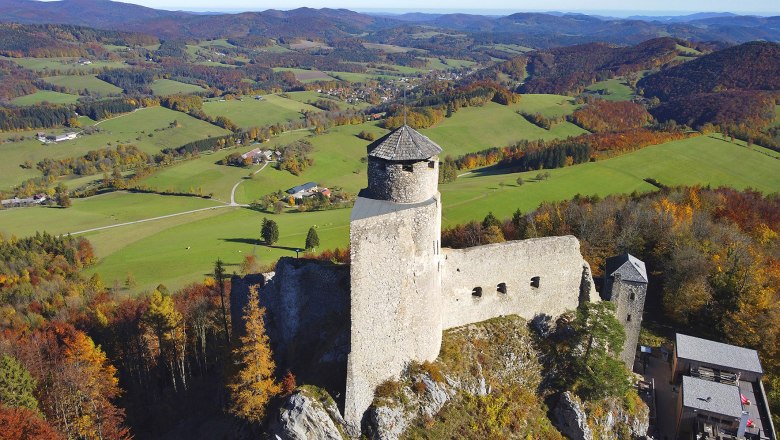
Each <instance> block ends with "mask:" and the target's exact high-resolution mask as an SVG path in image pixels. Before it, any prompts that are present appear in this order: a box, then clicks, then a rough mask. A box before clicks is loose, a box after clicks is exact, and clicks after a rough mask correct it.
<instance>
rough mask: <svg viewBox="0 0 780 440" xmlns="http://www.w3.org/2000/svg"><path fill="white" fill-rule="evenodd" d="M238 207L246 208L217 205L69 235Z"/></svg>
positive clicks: (73, 233)
mask: <svg viewBox="0 0 780 440" xmlns="http://www.w3.org/2000/svg"><path fill="white" fill-rule="evenodd" d="M236 206H245V205H235V206H231V205H217V206H210V207H208V208H200V209H193V210H191V211H184V212H177V213H174V214H168V215H161V216H159V217H152V218H145V219H141V220H135V221H132V222H125V223H117V224H115V225H108V226H101V227H99V228H92V229H85V230H83V231H76V232H69V234H70V235H79V234H86V233H87V232H94V231H102V230H104V229H111V228H118V227H120V226H127V225H134V224H137V223H144V222H151V221H154V220H162V219H164V218H171V217H176V216H179V215H187V214H193V213H196V212H201V211H208V210H210V209H221V208H234V207H236Z"/></svg>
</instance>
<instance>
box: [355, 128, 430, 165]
mask: <svg viewBox="0 0 780 440" xmlns="http://www.w3.org/2000/svg"><path fill="white" fill-rule="evenodd" d="M441 152H442V149H441V147H440V146H438V145H436V143H435V142H433V141H432V140H430V139H428V138H427V137H426V136H423V135H421V134H420V133H419V132H417V130H415V129H413V128H412V127H409V126H408V125H403V126H401V127H399V128H397V129H395V130H394V131H391V132H390V133H388V134H386V135H384V136H382V137H381V138H379V139H377V140H375V141H374V142H372V143H371V144H369V145H368V155H369V156H373V157H378V158H380V159H385V160H393V161H403V160H425V159H428V158H431V157H433V156H436V155H437V154H439V153H441Z"/></svg>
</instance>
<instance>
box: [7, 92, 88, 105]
mask: <svg viewBox="0 0 780 440" xmlns="http://www.w3.org/2000/svg"><path fill="white" fill-rule="evenodd" d="M78 100H79V97H78V96H77V95H71V94H70V93H60V92H52V91H51V90H38V91H37V92H35V93H31V94H29V95H24V96H20V97H18V98H15V99H12V100H11V104H14V105H21V106H26V105H35V104H40V103H42V102H48V103H49V104H73V103H75V102H76V101H78Z"/></svg>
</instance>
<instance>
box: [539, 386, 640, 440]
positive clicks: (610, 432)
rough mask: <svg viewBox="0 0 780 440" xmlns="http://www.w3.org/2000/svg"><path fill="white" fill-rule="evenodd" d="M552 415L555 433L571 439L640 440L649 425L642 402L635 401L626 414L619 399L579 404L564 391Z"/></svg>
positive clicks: (577, 400) (578, 401) (571, 395)
mask: <svg viewBox="0 0 780 440" xmlns="http://www.w3.org/2000/svg"><path fill="white" fill-rule="evenodd" d="M596 409H598V410H597V411H596ZM553 414H554V415H555V422H556V427H557V428H558V430H560V431H561V433H562V434H564V435H565V436H566V437H568V438H570V439H572V440H593V439H594V438H621V437H622V438H625V435H626V434H628V435H629V436H630V437H631V438H634V439H643V438H646V436H647V429H648V427H649V424H650V419H649V416H650V411H649V409H648V408H647V406H646V405H645V404H644V403H641V402H637V405H635V406H634V408H633V410H632V411H631V412H629V411H627V410H626V408H625V405H624V404H623V402H622V400H621V399H617V398H608V399H604V400H600V401H596V402H588V403H583V402H581V401H580V400H579V399H578V398H577V396H575V395H574V394H572V393H571V392H568V391H567V392H565V393H563V394H561V396H560V398H559V399H558V403H557V404H556V406H555V408H554V410H553ZM618 433H620V435H619V434H618Z"/></svg>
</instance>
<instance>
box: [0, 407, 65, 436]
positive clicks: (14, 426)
mask: <svg viewBox="0 0 780 440" xmlns="http://www.w3.org/2000/svg"><path fill="white" fill-rule="evenodd" d="M0 438H2V439H3V440H65V437H64V436H63V435H62V434H60V433H59V432H57V430H56V429H54V428H53V427H52V426H51V425H49V424H48V423H47V422H46V420H44V419H43V418H41V416H40V415H39V414H38V413H36V412H35V411H32V410H30V409H27V408H13V407H8V406H3V405H0Z"/></svg>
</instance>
